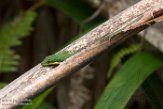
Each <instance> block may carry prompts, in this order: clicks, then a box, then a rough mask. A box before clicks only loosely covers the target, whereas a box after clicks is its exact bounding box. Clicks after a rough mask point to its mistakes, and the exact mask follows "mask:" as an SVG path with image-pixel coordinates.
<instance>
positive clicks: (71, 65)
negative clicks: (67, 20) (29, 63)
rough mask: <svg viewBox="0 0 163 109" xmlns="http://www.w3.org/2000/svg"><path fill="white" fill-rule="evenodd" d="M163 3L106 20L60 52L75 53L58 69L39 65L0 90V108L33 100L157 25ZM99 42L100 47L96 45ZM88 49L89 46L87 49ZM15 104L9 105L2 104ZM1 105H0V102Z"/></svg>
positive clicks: (154, 0)
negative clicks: (120, 44) (102, 55)
mask: <svg viewBox="0 0 163 109" xmlns="http://www.w3.org/2000/svg"><path fill="white" fill-rule="evenodd" d="M162 4H163V0H143V1H141V2H139V3H137V4H135V5H134V6H132V7H130V8H128V9H127V10H125V11H123V12H121V13H120V14H118V15H116V16H115V17H113V18H111V19H110V20H108V21H106V22H104V23H103V24H101V25H100V26H98V27H97V28H95V29H93V30H92V31H90V32H89V33H87V34H86V35H84V36H83V37H81V38H80V39H78V40H77V41H75V42H73V43H72V44H70V45H69V46H67V47H65V48H64V49H62V50H61V51H59V53H60V52H63V51H71V52H72V51H73V52H77V53H76V54H75V55H74V56H72V57H70V58H68V59H67V60H65V61H64V62H62V63H61V64H60V65H59V66H57V67H55V68H53V67H42V66H41V65H40V64H38V65H37V66H35V67H34V68H32V69H31V70H29V71H27V72H26V73H24V74H23V75H21V76H20V77H19V78H17V79H16V80H14V81H13V82H11V83H10V84H9V85H7V86H6V87H5V88H3V89H2V90H0V99H1V103H0V108H1V109H2V108H5V109H8V108H13V107H15V106H18V105H19V104H20V103H21V102H23V101H25V100H26V99H28V98H31V97H34V96H36V95H37V94H39V93H41V92H42V91H44V90H46V89H47V88H49V87H50V86H52V85H56V83H57V82H59V81H60V80H61V79H63V78H64V77H66V76H68V75H70V74H71V73H74V72H75V71H77V70H79V69H81V68H82V67H84V66H85V65H86V64H88V63H89V62H90V61H92V60H93V59H94V58H95V57H97V56H98V55H99V54H101V53H102V52H105V51H106V50H107V49H108V48H110V47H113V46H115V45H117V44H118V43H120V42H122V41H123V40H125V39H127V38H129V37H130V36H132V35H134V34H136V33H138V32H140V31H141V30H143V29H145V28H147V27H148V26H150V25H152V24H154V23H156V22H160V21H161V20H162V15H163V5H162ZM140 15H142V18H141V19H140V20H139V21H138V22H136V23H134V24H133V25H130V26H129V27H128V28H126V29H125V30H123V31H121V32H120V33H119V34H118V35H117V34H116V37H113V39H111V41H109V40H101V39H103V38H104V37H106V36H107V35H108V34H110V33H114V32H115V31H116V30H117V28H120V27H122V26H123V25H124V24H126V23H127V22H130V21H131V20H132V19H134V18H137V17H138V16H140ZM99 41H100V43H99ZM90 45H91V46H90ZM8 100H9V101H12V100H13V101H16V102H12V103H10V104H7V103H5V101H8ZM3 101H4V102H3Z"/></svg>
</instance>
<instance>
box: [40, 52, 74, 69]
mask: <svg viewBox="0 0 163 109" xmlns="http://www.w3.org/2000/svg"><path fill="white" fill-rule="evenodd" d="M72 55H73V53H71V52H62V53H56V54H53V55H50V56H47V57H46V58H45V59H44V60H43V61H42V62H41V65H42V66H44V67H46V66H57V65H59V64H60V62H63V61H64V60H66V59H67V58H69V57H71V56H72Z"/></svg>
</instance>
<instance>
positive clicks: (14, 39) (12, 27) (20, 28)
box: [0, 11, 36, 73]
mask: <svg viewBox="0 0 163 109" xmlns="http://www.w3.org/2000/svg"><path fill="white" fill-rule="evenodd" d="M35 18H36V13H35V12H34V11H26V12H24V13H22V14H21V15H20V16H17V17H16V18H14V19H13V20H12V21H10V22H8V23H7V24H5V25H4V26H3V27H2V28H1V29H0V50H1V51H0V72H1V73H2V72H3V73H4V72H11V71H16V70H17V68H16V66H17V65H18V64H19V63H18V59H19V56H18V55H17V54H15V52H14V51H13V50H11V47H13V46H17V45H20V44H21V41H20V38H22V37H25V36H27V35H29V33H30V32H31V30H32V23H33V21H34V19H35Z"/></svg>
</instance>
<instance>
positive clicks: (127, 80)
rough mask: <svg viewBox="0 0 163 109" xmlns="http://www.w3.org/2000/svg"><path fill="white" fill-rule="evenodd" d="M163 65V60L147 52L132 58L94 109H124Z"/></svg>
mask: <svg viewBox="0 0 163 109" xmlns="http://www.w3.org/2000/svg"><path fill="white" fill-rule="evenodd" d="M162 63H163V61H162V59H160V58H158V57H157V56H155V55H152V54H150V53H146V52H140V53H137V54H136V55H134V56H132V57H131V58H130V59H128V60H127V62H126V63H125V64H124V65H123V66H122V68H121V69H119V71H118V72H117V75H115V77H114V78H113V79H112V80H111V82H110V83H109V84H108V85H107V87H106V88H105V91H104V93H103V94H102V96H101V98H100V100H99V101H98V103H97V104H96V106H95V108H94V109H124V107H125V105H126V104H127V102H128V101H129V99H130V97H131V96H132V95H133V94H134V92H135V91H136V89H137V88H139V87H140V85H141V84H142V83H143V81H144V80H145V79H147V77H148V76H149V75H150V74H152V72H154V71H155V70H157V69H158V68H159V67H160V66H161V65H162Z"/></svg>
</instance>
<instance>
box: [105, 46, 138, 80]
mask: <svg viewBox="0 0 163 109" xmlns="http://www.w3.org/2000/svg"><path fill="white" fill-rule="evenodd" d="M139 49H140V44H132V45H130V46H129V47H127V48H122V49H121V50H119V51H118V52H117V53H116V54H114V57H113V58H112V60H111V62H110V67H109V71H108V74H107V77H108V78H109V77H110V76H111V73H112V71H113V69H114V68H115V67H116V66H117V65H118V64H119V63H120V62H121V60H122V58H123V57H124V56H126V55H129V54H132V53H135V52H137V51H138V50H139Z"/></svg>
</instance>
